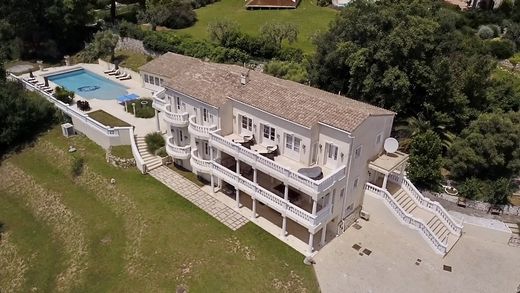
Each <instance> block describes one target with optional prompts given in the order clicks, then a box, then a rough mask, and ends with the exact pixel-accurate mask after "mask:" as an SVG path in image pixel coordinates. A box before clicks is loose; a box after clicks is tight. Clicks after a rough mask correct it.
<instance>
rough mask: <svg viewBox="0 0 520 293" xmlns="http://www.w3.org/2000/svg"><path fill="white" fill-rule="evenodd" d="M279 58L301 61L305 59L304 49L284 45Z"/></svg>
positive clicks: (279, 52)
mask: <svg viewBox="0 0 520 293" xmlns="http://www.w3.org/2000/svg"><path fill="white" fill-rule="evenodd" d="M278 58H279V59H280V60H283V61H292V62H297V63H300V62H302V60H303V50H302V49H300V48H292V47H283V48H282V49H280V51H278Z"/></svg>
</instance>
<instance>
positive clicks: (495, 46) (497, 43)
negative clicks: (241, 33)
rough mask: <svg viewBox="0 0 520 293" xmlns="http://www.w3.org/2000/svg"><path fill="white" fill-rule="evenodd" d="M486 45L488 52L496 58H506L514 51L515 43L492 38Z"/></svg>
mask: <svg viewBox="0 0 520 293" xmlns="http://www.w3.org/2000/svg"><path fill="white" fill-rule="evenodd" d="M487 45H488V50H489V53H491V54H492V55H493V56H495V57H496V58H498V59H507V58H509V57H511V56H513V54H514V53H515V44H514V43H513V42H511V41H510V40H504V39H493V40H489V41H488V42H487Z"/></svg>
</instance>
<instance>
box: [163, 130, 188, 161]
mask: <svg viewBox="0 0 520 293" xmlns="http://www.w3.org/2000/svg"><path fill="white" fill-rule="evenodd" d="M166 152H167V153H168V155H170V156H172V157H173V158H175V159H181V160H185V159H188V158H189V157H190V155H191V146H190V145H187V146H177V145H175V143H174V142H173V137H171V136H170V137H168V139H167V141H166Z"/></svg>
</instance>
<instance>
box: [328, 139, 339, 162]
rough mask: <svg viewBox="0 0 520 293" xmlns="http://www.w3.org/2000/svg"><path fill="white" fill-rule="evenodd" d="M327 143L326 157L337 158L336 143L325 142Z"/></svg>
mask: <svg viewBox="0 0 520 293" xmlns="http://www.w3.org/2000/svg"><path fill="white" fill-rule="evenodd" d="M327 145H328V154H327V155H328V157H329V159H333V160H337V159H338V146H337V145H333V144H331V143H329V144H327Z"/></svg>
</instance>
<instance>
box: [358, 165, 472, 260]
mask: <svg viewBox="0 0 520 293" xmlns="http://www.w3.org/2000/svg"><path fill="white" fill-rule="evenodd" d="M389 179H390V180H389V182H388V185H387V189H383V188H381V187H378V186H376V185H373V184H370V183H367V184H366V186H365V189H366V190H367V191H368V192H371V193H373V194H375V195H378V196H379V198H381V199H383V200H384V201H385V203H386V206H387V207H388V208H390V209H391V210H392V211H393V212H394V215H395V216H396V217H397V218H398V219H399V220H400V221H401V222H402V223H403V224H406V225H409V226H411V227H412V228H415V229H417V230H418V231H419V233H420V234H421V236H423V238H424V239H425V240H426V241H427V242H429V244H430V245H431V246H432V248H434V250H436V251H437V252H438V253H440V254H442V255H446V254H447V253H448V252H449V251H450V250H451V249H452V248H453V246H454V245H455V243H456V242H457V241H458V240H459V238H460V236H461V235H462V224H461V223H459V222H458V221H455V219H453V218H452V217H451V215H450V214H448V212H447V211H446V210H445V209H444V208H443V207H442V206H441V205H440V204H439V203H438V202H434V201H431V200H430V199H428V198H426V197H424V195H422V194H421V193H420V192H419V191H418V190H417V188H415V186H414V185H413V184H412V183H411V182H410V181H409V180H408V179H407V178H406V177H404V178H400V177H399V176H395V175H393V174H392V176H390V178H389Z"/></svg>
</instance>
